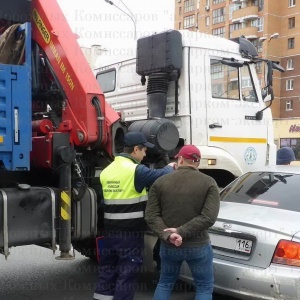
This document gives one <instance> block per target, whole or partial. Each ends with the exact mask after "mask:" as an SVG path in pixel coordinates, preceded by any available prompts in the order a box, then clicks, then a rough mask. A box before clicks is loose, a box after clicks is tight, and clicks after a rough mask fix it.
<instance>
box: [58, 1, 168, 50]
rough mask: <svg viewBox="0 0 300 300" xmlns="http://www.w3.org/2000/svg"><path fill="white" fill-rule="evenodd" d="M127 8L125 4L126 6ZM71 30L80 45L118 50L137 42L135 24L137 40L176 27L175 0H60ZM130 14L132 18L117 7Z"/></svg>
mask: <svg viewBox="0 0 300 300" xmlns="http://www.w3.org/2000/svg"><path fill="white" fill-rule="evenodd" d="M122 2H123V3H124V4H125V6H124V5H123V3H122ZM58 3H59V5H60V6H61V8H62V10H63V12H64V14H65V16H66V18H67V20H68V22H69V24H70V26H71V28H72V30H73V31H74V33H76V34H77V35H78V36H79V37H80V38H79V40H78V42H79V44H80V45H81V46H86V47H89V46H91V45H94V44H96V45H102V46H103V47H105V48H111V47H117V46H118V45H120V44H121V43H123V46H124V43H126V41H132V40H133V39H134V32H135V30H134V23H135V24H136V36H137V38H139V37H141V36H145V35H149V34H151V33H153V32H160V31H165V30H168V29H172V28H174V0H148V1H146V0H113V3H114V4H115V5H110V4H108V3H107V2H105V0H84V1H74V0H58ZM116 6H117V7H119V8H120V9H122V10H123V11H125V12H127V13H128V14H130V12H129V11H128V10H127V9H126V6H127V7H128V8H129V9H130V11H131V12H132V14H133V17H132V19H135V20H136V21H135V22H133V21H132V19H131V18H130V17H128V16H127V15H126V14H125V13H123V12H121V11H120V10H119V9H118V8H117V7H116Z"/></svg>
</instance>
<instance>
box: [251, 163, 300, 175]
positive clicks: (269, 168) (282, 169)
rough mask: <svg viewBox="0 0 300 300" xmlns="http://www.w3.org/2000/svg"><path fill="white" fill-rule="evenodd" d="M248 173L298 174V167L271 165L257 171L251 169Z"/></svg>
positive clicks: (299, 171)
mask: <svg viewBox="0 0 300 300" xmlns="http://www.w3.org/2000/svg"><path fill="white" fill-rule="evenodd" d="M250 172H281V173H293V174H300V166H298V165H295V166H293V165H272V166H264V167H261V168H258V169H253V170H251V171H250Z"/></svg>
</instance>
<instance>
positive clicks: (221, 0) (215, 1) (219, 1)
mask: <svg viewBox="0 0 300 300" xmlns="http://www.w3.org/2000/svg"><path fill="white" fill-rule="evenodd" d="M224 1H225V0H213V4H218V3H221V2H224Z"/></svg>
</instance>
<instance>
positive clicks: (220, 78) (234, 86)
mask: <svg viewBox="0 0 300 300" xmlns="http://www.w3.org/2000/svg"><path fill="white" fill-rule="evenodd" d="M210 75H211V88H212V97H213V98H225V99H232V100H239V99H240V96H239V95H240V93H239V70H238V68H236V67H230V66H227V65H224V64H222V63H221V62H220V60H217V59H211V60H210Z"/></svg>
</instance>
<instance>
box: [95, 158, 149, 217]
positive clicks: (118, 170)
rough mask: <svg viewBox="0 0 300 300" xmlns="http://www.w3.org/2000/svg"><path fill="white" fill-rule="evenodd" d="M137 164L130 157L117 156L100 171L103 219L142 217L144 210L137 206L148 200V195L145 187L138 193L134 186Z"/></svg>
mask: <svg viewBox="0 0 300 300" xmlns="http://www.w3.org/2000/svg"><path fill="white" fill-rule="evenodd" d="M137 166H138V165H137V164H136V163H134V162H133V161H132V160H131V159H129V158H126V157H123V156H117V157H115V160H114V162H112V163H111V164H110V165H109V166H108V167H106V168H105V169H104V170H103V171H102V172H101V174H100V182H101V185H102V190H103V197H104V204H105V208H104V218H105V219H109V220H116V221H117V220H128V219H137V218H143V217H144V211H143V210H141V209H139V208H140V207H141V205H140V204H141V202H144V203H145V201H147V200H148V195H147V192H146V189H145V188H144V189H143V191H142V192H141V193H138V192H137V191H136V189H135V187H134V176H135V169H136V167H137Z"/></svg>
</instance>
